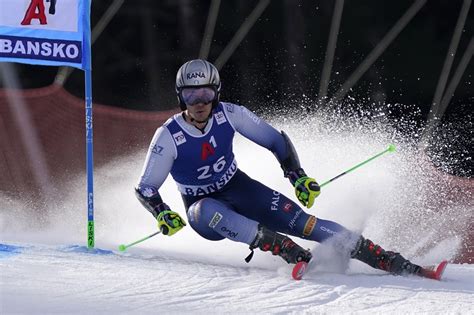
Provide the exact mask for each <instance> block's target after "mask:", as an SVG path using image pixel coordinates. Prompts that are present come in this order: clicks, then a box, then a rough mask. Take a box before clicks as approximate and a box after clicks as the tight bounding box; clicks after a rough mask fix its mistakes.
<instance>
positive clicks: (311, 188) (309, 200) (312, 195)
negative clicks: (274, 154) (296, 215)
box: [285, 168, 321, 209]
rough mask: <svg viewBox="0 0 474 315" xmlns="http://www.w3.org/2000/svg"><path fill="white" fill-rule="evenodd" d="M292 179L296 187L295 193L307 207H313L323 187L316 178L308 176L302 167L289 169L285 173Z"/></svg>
mask: <svg viewBox="0 0 474 315" xmlns="http://www.w3.org/2000/svg"><path fill="white" fill-rule="evenodd" d="M285 176H286V177H288V178H289V179H290V182H291V184H293V186H294V187H295V195H296V197H297V198H298V200H299V201H300V203H301V204H302V205H303V206H305V207H306V208H308V209H309V208H311V207H312V206H313V203H314V199H316V198H317V197H318V196H319V194H320V193H321V187H319V184H318V183H317V182H316V180H315V179H314V178H311V177H308V176H307V175H306V173H305V172H304V170H303V169H302V168H299V169H297V170H294V171H289V172H287V174H285Z"/></svg>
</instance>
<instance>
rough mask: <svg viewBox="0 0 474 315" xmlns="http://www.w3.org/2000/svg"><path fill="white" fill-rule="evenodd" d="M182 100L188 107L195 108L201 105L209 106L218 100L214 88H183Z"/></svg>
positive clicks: (181, 92)
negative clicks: (194, 106)
mask: <svg viewBox="0 0 474 315" xmlns="http://www.w3.org/2000/svg"><path fill="white" fill-rule="evenodd" d="M179 93H180V95H181V100H182V101H183V103H184V104H186V105H188V106H193V105H196V104H199V103H203V104H208V103H211V102H212V101H214V99H215V98H216V90H215V89H214V88H212V87H208V86H206V87H198V88H196V87H193V88H190V87H189V88H186V87H185V88H182V89H181V91H180V92H179Z"/></svg>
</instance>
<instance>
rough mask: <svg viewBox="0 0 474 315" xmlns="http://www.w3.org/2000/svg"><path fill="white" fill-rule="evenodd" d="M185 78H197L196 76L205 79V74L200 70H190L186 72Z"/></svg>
mask: <svg viewBox="0 0 474 315" xmlns="http://www.w3.org/2000/svg"><path fill="white" fill-rule="evenodd" d="M186 78H187V79H188V80H191V79H197V78H200V79H205V78H206V75H205V74H204V72H202V71H196V72H191V73H188V74H186Z"/></svg>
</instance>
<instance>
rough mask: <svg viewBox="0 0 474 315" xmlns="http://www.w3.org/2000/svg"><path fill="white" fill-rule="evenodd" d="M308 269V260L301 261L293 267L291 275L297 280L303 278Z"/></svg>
mask: <svg viewBox="0 0 474 315" xmlns="http://www.w3.org/2000/svg"><path fill="white" fill-rule="evenodd" d="M307 270H308V263H307V262H306V261H300V262H298V263H297V264H296V265H295V266H294V267H293V271H292V272H291V276H292V277H293V279H295V280H301V279H302V278H303V276H304V274H305V273H306V271H307Z"/></svg>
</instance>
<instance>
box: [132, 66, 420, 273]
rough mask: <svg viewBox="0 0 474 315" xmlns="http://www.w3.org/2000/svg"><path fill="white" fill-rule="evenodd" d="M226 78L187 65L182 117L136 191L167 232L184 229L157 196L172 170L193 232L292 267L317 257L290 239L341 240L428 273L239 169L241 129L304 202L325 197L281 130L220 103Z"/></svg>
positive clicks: (393, 268)
mask: <svg viewBox="0 0 474 315" xmlns="http://www.w3.org/2000/svg"><path fill="white" fill-rule="evenodd" d="M220 91H221V81H220V77H219V73H218V71H217V69H216V68H215V66H214V65H212V64H211V63H209V62H208V61H205V60H200V59H196V60H191V61H188V62H186V63H185V64H183V65H182V66H181V67H180V69H179V70H178V73H177V76H176V93H177V96H178V101H179V105H180V108H181V110H182V112H181V113H179V114H176V115H174V116H173V117H171V118H170V119H168V120H167V121H166V122H165V123H164V124H163V126H161V127H159V128H158V129H157V131H156V133H155V135H154V137H153V140H152V142H151V145H150V148H149V150H148V154H147V157H146V161H145V165H144V168H143V171H142V174H141V177H140V180H139V183H138V185H137V186H136V188H135V191H136V196H137V198H138V199H139V201H140V202H141V203H142V204H143V206H144V207H145V208H146V209H147V210H148V211H149V212H151V214H152V215H153V216H154V217H155V218H156V219H157V221H158V227H159V229H160V230H161V232H162V233H163V234H165V235H168V236H172V235H174V234H175V233H177V232H178V231H180V230H181V229H182V228H183V227H184V226H185V225H186V223H185V221H184V220H183V219H182V218H181V216H180V215H179V214H178V213H176V212H175V211H172V210H171V209H170V207H169V206H168V205H167V204H166V203H165V202H164V201H163V199H162V197H161V195H160V193H159V192H158V190H159V188H160V186H161V185H162V184H163V182H164V181H165V179H166V177H167V176H168V174H169V173H171V175H172V177H173V179H174V180H175V181H176V183H177V186H178V190H179V191H180V193H181V195H182V198H183V201H184V205H185V208H186V214H187V217H188V220H189V223H190V225H191V227H192V228H193V229H194V230H195V231H196V232H197V233H198V234H199V235H201V236H202V237H204V238H206V239H208V240H213V241H217V240H222V239H224V238H227V239H229V240H231V241H236V242H242V243H245V244H248V245H249V247H250V250H251V253H250V255H249V256H248V257H247V258H246V261H247V262H248V261H250V259H251V258H252V256H253V250H254V249H256V248H259V249H261V250H262V251H269V252H271V253H272V254H273V255H278V256H280V257H281V258H283V259H284V260H285V261H286V262H287V263H289V264H297V263H298V262H301V261H304V262H309V261H310V260H311V258H312V255H311V252H310V251H309V250H305V249H303V248H302V247H300V246H299V245H298V244H296V243H295V242H294V241H293V240H292V239H291V238H289V237H288V236H286V235H288V234H289V235H292V236H296V237H300V238H303V239H309V240H313V241H316V242H324V241H330V240H336V241H335V242H334V244H335V247H336V249H337V250H339V251H342V252H344V253H345V254H346V255H350V257H351V258H355V259H358V260H360V261H362V262H365V263H367V264H368V265H370V266H372V267H374V268H377V269H381V270H385V271H387V272H390V273H392V274H397V275H404V274H418V275H422V273H423V268H421V267H420V266H418V265H415V264H413V263H411V262H410V261H408V260H407V259H405V258H403V257H402V256H401V255H400V254H399V253H395V252H392V251H385V250H384V249H383V248H381V247H380V246H379V245H375V244H374V243H373V242H372V241H370V240H369V239H366V238H364V237H363V236H361V235H360V234H358V233H355V232H352V231H349V230H348V229H346V228H344V227H343V226H341V225H340V224H338V223H335V222H332V221H328V220H323V219H321V218H316V217H315V216H313V215H310V214H308V213H306V212H305V211H304V210H303V209H302V208H301V207H300V206H299V205H298V204H297V203H295V202H293V201H292V200H290V199H289V198H287V197H286V196H284V195H283V194H281V193H280V192H278V191H275V190H273V189H271V188H268V187H267V186H265V185H263V184H262V183H260V182H258V181H256V180H254V179H252V178H250V177H249V176H248V175H247V174H245V173H244V172H242V171H241V170H240V169H239V168H238V167H237V162H236V160H235V158H234V153H233V151H232V140H233V137H234V134H235V132H239V133H240V134H241V135H243V136H244V137H246V138H248V139H249V140H251V141H253V142H255V143H257V144H259V145H260V146H262V147H265V148H267V149H268V150H270V151H271V152H272V153H273V154H274V155H275V157H276V158H277V160H278V162H279V163H280V165H281V168H282V170H283V174H284V176H285V177H287V178H288V179H289V181H290V183H291V184H292V185H293V186H294V189H295V194H296V197H297V198H298V200H299V202H300V203H301V204H302V205H303V206H305V207H307V208H310V207H311V206H312V205H313V203H314V200H315V198H316V197H318V196H319V194H320V187H319V185H318V183H317V182H316V180H315V179H313V178H311V177H309V176H308V175H307V174H306V173H305V171H304V170H303V168H302V167H301V165H300V162H299V159H298V155H297V153H296V150H295V148H294V146H293V144H292V142H291V140H290V139H289V137H288V136H287V134H286V133H285V132H283V131H282V132H278V131H277V130H276V129H274V128H273V127H271V126H270V125H269V124H267V123H266V122H265V121H263V120H262V119H261V118H260V117H258V116H256V115H255V114H254V113H253V112H251V111H249V110H248V109H247V108H245V107H243V106H240V105H237V104H233V103H228V102H221V101H219V94H220Z"/></svg>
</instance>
